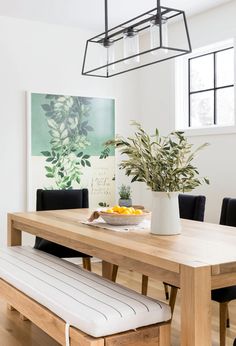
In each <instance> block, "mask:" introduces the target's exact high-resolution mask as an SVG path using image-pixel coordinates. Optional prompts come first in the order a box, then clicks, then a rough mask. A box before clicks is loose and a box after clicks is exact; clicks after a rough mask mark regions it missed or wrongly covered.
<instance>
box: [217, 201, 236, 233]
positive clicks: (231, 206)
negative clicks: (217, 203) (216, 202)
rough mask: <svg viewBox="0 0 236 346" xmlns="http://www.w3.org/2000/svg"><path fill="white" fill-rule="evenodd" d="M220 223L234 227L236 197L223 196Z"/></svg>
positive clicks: (235, 221) (235, 222) (235, 223)
mask: <svg viewBox="0 0 236 346" xmlns="http://www.w3.org/2000/svg"><path fill="white" fill-rule="evenodd" d="M220 224H221V225H225V226H234V227H236V198H228V197H227V198H224V199H223V202H222V207H221V215H220Z"/></svg>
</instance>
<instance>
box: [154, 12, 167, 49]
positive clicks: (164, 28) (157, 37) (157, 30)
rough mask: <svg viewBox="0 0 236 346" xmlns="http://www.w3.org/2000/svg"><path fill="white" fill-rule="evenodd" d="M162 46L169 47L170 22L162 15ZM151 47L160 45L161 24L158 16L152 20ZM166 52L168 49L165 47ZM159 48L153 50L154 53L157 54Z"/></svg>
mask: <svg viewBox="0 0 236 346" xmlns="http://www.w3.org/2000/svg"><path fill="white" fill-rule="evenodd" d="M161 29H162V46H164V47H168V24H167V20H166V19H165V18H164V17H162V26H161ZM150 47H151V49H155V48H159V47H160V24H159V18H158V16H157V17H156V18H155V19H153V20H151V22H150ZM164 52H165V53H168V49H164ZM157 53H158V51H157V50H153V51H152V54H153V55H156V54H157Z"/></svg>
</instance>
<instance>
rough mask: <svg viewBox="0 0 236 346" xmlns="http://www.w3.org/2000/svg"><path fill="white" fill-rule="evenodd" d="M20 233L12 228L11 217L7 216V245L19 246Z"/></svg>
mask: <svg viewBox="0 0 236 346" xmlns="http://www.w3.org/2000/svg"><path fill="white" fill-rule="evenodd" d="M21 238H22V237H21V231H19V230H18V229H15V228H14V223H13V220H12V218H11V215H8V226H7V245H8V246H17V245H21V242H22V240H21Z"/></svg>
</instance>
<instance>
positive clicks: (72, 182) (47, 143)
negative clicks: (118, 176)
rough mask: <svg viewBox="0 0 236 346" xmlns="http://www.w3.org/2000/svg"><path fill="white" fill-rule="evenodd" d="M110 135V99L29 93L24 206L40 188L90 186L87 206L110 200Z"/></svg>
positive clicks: (31, 205)
mask: <svg viewBox="0 0 236 346" xmlns="http://www.w3.org/2000/svg"><path fill="white" fill-rule="evenodd" d="M114 136H115V101H114V99H108V98H96V97H84V96H68V95H53V94H42V93H41V94H40V93H28V169H27V171H28V177H27V185H28V210H35V203H36V201H35V200H36V190H37V189H40V188H41V189H72V188H88V189H89V200H90V207H91V208H96V207H98V206H108V205H112V204H114V202H115V152H114V148H110V147H105V146H104V143H105V142H106V141H107V140H108V139H111V138H114Z"/></svg>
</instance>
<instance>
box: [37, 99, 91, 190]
mask: <svg viewBox="0 0 236 346" xmlns="http://www.w3.org/2000/svg"><path fill="white" fill-rule="evenodd" d="M46 98H47V99H48V103H46V104H43V105H42V108H43V110H44V112H45V116H46V118H47V124H48V127H49V134H50V136H51V139H50V147H51V150H50V151H42V152H41V153H42V154H43V155H44V156H45V160H46V162H47V165H46V166H45V170H46V176H47V177H48V178H53V179H55V183H56V187H57V188H59V189H71V188H72V185H73V183H74V182H76V183H77V184H80V180H81V175H82V167H86V166H87V167H91V163H90V161H89V159H90V156H89V155H86V154H84V152H83V151H84V150H85V149H86V148H87V147H88V146H89V145H90V143H89V141H88V140H87V135H88V132H90V131H93V128H92V126H90V125H89V121H88V116H89V110H90V105H89V100H87V99H85V98H80V97H71V96H56V95H47V96H46Z"/></svg>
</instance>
